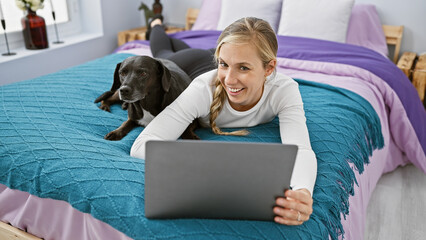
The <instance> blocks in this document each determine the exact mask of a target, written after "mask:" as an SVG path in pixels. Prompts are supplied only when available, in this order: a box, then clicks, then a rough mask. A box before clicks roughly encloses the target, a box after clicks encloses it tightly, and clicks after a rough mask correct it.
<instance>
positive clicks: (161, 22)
mask: <svg viewBox="0 0 426 240" xmlns="http://www.w3.org/2000/svg"><path fill="white" fill-rule="evenodd" d="M162 24H163V21H161V19H159V18H156V19H154V20H153V21H152V22H151V28H153V27H154V26H156V25H162Z"/></svg>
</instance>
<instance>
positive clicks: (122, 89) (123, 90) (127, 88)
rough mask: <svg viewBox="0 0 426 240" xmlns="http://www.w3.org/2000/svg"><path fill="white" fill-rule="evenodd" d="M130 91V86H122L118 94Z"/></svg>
mask: <svg viewBox="0 0 426 240" xmlns="http://www.w3.org/2000/svg"><path fill="white" fill-rule="evenodd" d="M130 91H131V88H130V87H128V86H124V87H121V88H120V94H121V95H129V94H130Z"/></svg>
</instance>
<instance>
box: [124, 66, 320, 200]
mask: <svg viewBox="0 0 426 240" xmlns="http://www.w3.org/2000/svg"><path fill="white" fill-rule="evenodd" d="M216 76H217V70H212V71H210V72H207V73H204V74H202V75H200V76H199V77H197V78H196V79H194V80H193V81H192V83H191V84H190V85H189V86H188V87H187V89H185V91H184V92H183V93H181V95H180V96H179V97H178V98H177V99H176V100H175V101H174V102H173V103H172V104H170V105H169V106H168V107H167V108H166V109H164V110H163V111H162V112H161V113H160V114H158V115H157V116H156V117H155V118H154V120H152V121H151V122H150V123H149V124H148V126H147V127H146V128H145V129H144V130H143V131H142V133H141V134H140V135H139V136H138V138H137V139H136V140H135V142H134V143H133V146H132V148H131V150H130V155H131V156H133V157H137V158H142V159H144V158H145V143H146V142H147V141H149V140H176V139H178V138H179V137H180V135H181V134H182V133H183V132H184V130H185V129H186V128H187V127H188V125H189V124H190V123H191V122H192V121H193V120H194V119H196V118H199V120H200V123H201V125H202V126H204V127H208V126H210V122H209V116H210V105H211V103H212V100H213V92H214V89H215V85H214V82H215V79H216ZM272 76H273V77H269V78H268V79H267V81H266V82H265V86H264V91H263V94H262V97H261V99H260V100H259V102H258V103H257V104H256V105H255V106H254V107H253V108H251V109H249V110H247V111H237V110H235V109H233V108H232V107H231V105H230V104H229V102H228V101H225V103H224V106H223V108H222V111H221V112H220V113H219V115H218V117H217V118H216V124H217V126H218V127H220V128H228V127H229V128H245V127H252V126H256V125H258V124H262V123H267V122H270V121H272V120H273V119H274V118H275V117H276V116H278V118H279V126H280V136H281V141H282V143H286V144H296V145H297V146H298V147H299V151H298V153H297V157H296V163H295V166H294V169H293V175H292V178H291V183H290V185H291V187H292V188H293V189H294V190H296V189H301V188H306V189H308V190H309V192H310V193H311V196H312V193H313V188H314V185H315V180H316V174H317V160H316V156H315V153H314V152H313V151H312V148H311V144H310V140H309V133H308V129H307V127H306V118H305V112H304V110H303V102H302V97H301V95H300V92H299V87H298V84H297V82H296V81H294V80H293V79H292V78H290V77H288V76H285V75H283V74H280V73H276V74H273V75H272Z"/></svg>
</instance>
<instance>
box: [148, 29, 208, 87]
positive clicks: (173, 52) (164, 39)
mask: <svg viewBox="0 0 426 240" xmlns="http://www.w3.org/2000/svg"><path fill="white" fill-rule="evenodd" d="M149 40H150V47H151V52H152V55H153V57H155V58H165V59H169V60H170V61H173V62H174V63H176V64H177V65H178V66H179V67H180V68H181V69H182V70H183V71H185V72H186V73H187V74H188V76H189V77H190V78H191V79H194V78H196V77H198V76H199V75H201V74H203V73H205V72H208V71H210V70H213V69H215V68H216V64H215V63H214V57H213V56H214V51H215V49H214V48H212V49H208V50H205V49H197V48H190V47H189V46H188V45H187V44H186V43H185V42H183V41H181V40H179V39H175V38H171V37H169V36H168V35H167V34H166V33H165V31H164V28H163V27H162V26H160V25H156V26H154V27H153V28H152V30H151V34H150V35H149Z"/></svg>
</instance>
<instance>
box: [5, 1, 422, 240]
mask: <svg viewBox="0 0 426 240" xmlns="http://www.w3.org/2000/svg"><path fill="white" fill-rule="evenodd" d="M242 2H244V3H245V4H246V5H250V4H247V1H242ZM242 2H241V0H235V1H223V2H221V1H218V0H216V1H204V2H203V4H202V7H201V9H200V13H199V16H198V18H197V21H196V22H195V23H194V25H193V27H192V30H190V31H184V32H179V33H175V34H173V35H172V36H173V37H175V38H178V39H182V40H183V41H185V42H186V43H188V44H189V45H190V46H191V47H196V48H211V47H214V46H215V43H216V40H217V38H218V36H219V34H220V26H225V25H226V24H227V23H228V22H229V21H232V20H233V19H232V18H230V16H231V15H232V17H238V16H234V15H238V14H243V15H244V14H249V15H256V14H260V15H259V17H262V14H266V15H267V17H269V18H270V19H268V21H270V22H271V23H273V24H271V25H273V26H274V28H275V30H276V31H277V33H278V41H279V46H280V47H279V52H278V67H277V71H278V72H282V73H284V74H287V75H289V76H291V77H293V78H294V79H295V80H296V81H297V82H298V83H299V87H300V91H301V94H302V98H303V101H304V107H305V112H306V117H307V125H308V129H309V133H310V137H311V144H312V147H313V150H314V151H315V153H316V155H317V158H318V176H317V181H316V185H315V189H314V194H313V198H314V206H313V208H314V213H313V214H312V216H311V219H310V220H309V221H307V222H306V223H304V224H303V225H301V226H295V227H294V226H293V227H292V226H284V225H278V224H276V223H273V222H268V221H244V220H212V219H170V220H148V219H146V218H145V216H144V160H143V159H136V158H132V157H130V156H129V152H130V147H131V145H132V143H133V141H134V140H135V138H136V137H137V136H138V134H139V133H140V132H141V130H142V127H138V128H136V129H134V130H132V131H131V132H130V133H129V134H128V135H127V136H126V137H125V138H123V139H122V140H121V141H115V142H112V141H107V140H104V139H103V136H104V135H105V134H106V133H108V132H110V131H111V130H113V129H115V128H116V127H117V126H119V125H120V124H121V123H122V122H123V121H124V120H125V119H126V118H127V113H126V112H125V111H124V110H122V109H121V108H120V107H119V106H113V108H112V111H111V113H108V112H105V111H102V110H100V109H99V108H98V105H96V104H95V103H93V101H94V99H95V98H96V97H97V96H99V95H100V94H101V93H103V92H104V91H105V90H106V89H109V88H110V86H111V82H112V76H113V72H114V69H115V65H116V64H117V63H118V62H120V61H122V60H123V59H125V58H126V57H129V56H133V55H150V54H151V53H150V50H149V42H147V41H133V42H129V43H126V44H124V45H122V46H120V47H119V48H117V49H116V51H115V52H114V53H112V54H110V55H107V56H105V57H102V58H99V59H96V60H94V61H90V62H87V63H84V64H81V65H79V66H76V67H72V68H69V69H66V70H62V71H59V72H57V73H53V74H49V75H46V76H42V77H39V78H36V79H31V80H28V81H23V82H19V83H14V84H9V85H5V86H1V87H0V221H1V222H3V223H2V224H0V236H12V235H14V234H15V235H18V233H17V232H16V231H15V230H13V229H22V230H23V231H26V232H28V233H29V234H31V235H32V236H37V237H40V238H43V239H363V232H364V227H365V226H364V224H365V216H366V209H367V205H368V201H369V198H370V196H371V193H372V192H373V190H374V187H375V185H376V183H377V181H378V179H379V178H380V177H381V175H382V174H384V173H386V172H390V171H393V170H394V169H396V168H397V167H398V166H403V165H406V164H409V163H411V164H413V165H415V166H416V167H417V168H419V169H421V170H422V171H423V172H425V173H426V158H425V147H426V130H425V128H426V123H425V119H426V117H425V116H426V112H425V109H424V107H423V105H422V103H421V101H420V99H419V97H418V95H417V92H416V90H415V89H414V87H413V86H412V84H411V83H410V81H409V80H408V78H407V77H406V76H405V75H404V74H403V72H402V71H401V70H399V69H398V68H397V67H396V66H395V65H394V64H393V63H392V62H391V61H390V60H389V59H388V58H387V54H388V52H387V48H386V42H385V40H384V35H383V30H381V29H382V28H381V24H380V20H379V19H378V16H377V12H376V10H375V8H374V6H372V5H353V1H351V0H347V1H346V0H345V1H342V2H344V4H343V5H342V6H340V7H341V9H334V11H338V10H339V11H338V12H339V13H343V12H345V13H346V17H344V16H343V17H342V16H340V17H342V19H345V21H346V23H345V24H344V26H343V28H344V31H343V32H342V31H341V29H342V26H334V27H336V29H337V30H339V29H340V30H339V31H337V30H333V31H332V35H333V36H329V35H327V34H325V36H324V35H321V34H323V33H324V32H326V31H325V30H324V29H323V31H320V34H319V35H321V36H319V35H315V36H313V35H309V34H312V32H315V31H309V34H308V35H305V34H306V33H305V32H302V33H299V32H297V31H295V29H292V28H293V27H294V26H292V25H291V20H292V19H293V20H294V19H296V18H295V16H293V15H292V14H304V11H307V10H306V8H304V11H300V10H301V9H300V7H301V6H306V4H308V3H310V0H298V1H292V0H286V1H285V2H282V1H279V0H265V1H264V5H260V6H259V5H256V4H257V3H256V4H254V5H255V6H256V8H255V11H254V12H250V11H253V9H250V8H247V9H242V10H241V12H238V14H231V13H230V12H229V11H232V10H233V9H235V7H236V5H234V4H237V5H238V4H241V3H242ZM254 2H257V1H254ZM325 2H327V1H325ZM271 4H273V5H271ZM337 5H338V4H337ZM265 6H266V7H265ZM271 6H275V7H271ZM333 8H334V7H333ZM271 9H273V10H272V12H273V14H271ZM340 10H341V11H340ZM307 12H309V11H307ZM274 14H275V15H274ZM306 14H310V16H312V14H314V15H315V13H306ZM266 15H265V17H266ZM284 15H286V16H285V17H283V16H284ZM329 15H330V16H333V17H335V15H336V14H329ZM256 16H257V15H256ZM271 16H275V18H273V17H271ZM306 18H308V16H306ZM306 18H303V19H306ZM354 19H355V20H354ZM324 21H326V20H324ZM330 21H331V20H330ZM332 22H341V21H337V20H336V19H332ZM297 24H301V23H297ZM284 25H287V27H282V26H284ZM307 27H309V26H307ZM318 27H319V26H317V28H318ZM299 28H300V26H299V27H298V28H297V29H299ZM327 28H331V25H330V24H329V23H327ZM297 29H296V30H297ZM336 31H337V32H340V36H339V34H336ZM361 31H363V33H362V32H361ZM342 34H343V35H344V39H343V40H342ZM249 130H250V132H251V134H250V135H248V136H244V137H229V136H226V137H225V136H217V135H214V134H213V133H212V132H211V131H210V130H209V129H199V130H197V134H198V135H199V136H200V137H201V139H202V140H223V141H250V142H252V141H256V142H280V138H279V133H278V124H277V119H275V120H273V121H272V122H270V123H267V124H263V125H259V126H256V127H253V128H250V129H249ZM253 177H256V176H253ZM4 223H7V224H4ZM9 229H12V230H9ZM2 234H3V235H2ZM19 234H21V233H19ZM22 239H32V237H28V236H24V237H22Z"/></svg>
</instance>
